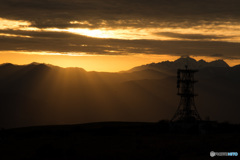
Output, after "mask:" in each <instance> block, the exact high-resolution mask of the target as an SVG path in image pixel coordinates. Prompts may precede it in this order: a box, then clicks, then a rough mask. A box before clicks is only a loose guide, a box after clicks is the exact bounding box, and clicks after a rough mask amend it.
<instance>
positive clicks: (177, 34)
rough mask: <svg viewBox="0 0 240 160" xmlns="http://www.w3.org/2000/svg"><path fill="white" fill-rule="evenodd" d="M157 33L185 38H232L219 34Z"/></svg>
mask: <svg viewBox="0 0 240 160" xmlns="http://www.w3.org/2000/svg"><path fill="white" fill-rule="evenodd" d="M156 34H157V35H161V36H166V37H171V38H180V39H185V40H212V39H214V40H216V39H226V38H232V37H229V36H217V35H203V34H180V33H173V32H159V33H156Z"/></svg>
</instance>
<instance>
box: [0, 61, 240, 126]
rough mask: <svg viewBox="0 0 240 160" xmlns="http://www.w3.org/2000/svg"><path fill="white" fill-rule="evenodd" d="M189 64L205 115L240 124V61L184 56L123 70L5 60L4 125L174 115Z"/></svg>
mask: <svg viewBox="0 0 240 160" xmlns="http://www.w3.org/2000/svg"><path fill="white" fill-rule="evenodd" d="M186 63H188V65H189V67H190V68H193V69H200V72H199V73H197V74H196V79H197V80H199V83H197V84H196V86H195V87H196V88H195V90H196V92H197V93H198V94H199V95H200V96H199V97H197V98H196V105H197V108H198V111H199V113H200V116H201V117H202V118H203V119H205V117H210V119H211V120H217V121H220V122H224V121H229V122H232V123H240V118H239V115H238V113H239V111H240V108H239V97H238V92H239V89H240V84H239V81H240V74H239V73H240V68H239V66H234V67H229V66H228V65H227V64H226V63H225V62H224V61H223V60H218V61H214V62H205V61H203V60H200V61H196V60H194V59H192V58H180V59H178V60H176V61H174V62H168V61H166V62H161V63H152V64H148V65H144V66H138V67H135V68H133V69H131V70H129V71H125V72H118V73H107V72H87V71H85V70H84V69H81V68H61V67H56V66H52V65H46V64H39V63H32V64H29V65H13V64H9V63H8V64H2V65H0V127H2V128H15V127H24V126H36V125H55V124H76V123H88V122H100V121H134V122H140V121H145V122H157V121H159V120H160V119H171V118H172V116H173V114H174V113H175V111H176V109H177V105H178V103H179V97H178V96H177V95H176V91H177V89H176V70H177V69H178V68H184V66H185V64H186Z"/></svg>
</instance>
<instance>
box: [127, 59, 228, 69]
mask: <svg viewBox="0 0 240 160" xmlns="http://www.w3.org/2000/svg"><path fill="white" fill-rule="evenodd" d="M186 65H187V66H188V67H189V68H191V69H202V68H207V67H223V68H228V67H229V65H228V64H227V63H226V62H225V61H224V60H215V61H212V62H206V61H204V60H199V61H196V60H195V59H193V58H191V57H181V58H179V59H177V60H175V61H173V62H170V61H164V62H160V63H151V64H146V65H142V66H137V67H134V68H132V69H131V70H130V71H140V70H146V69H151V70H156V71H162V70H167V71H171V70H176V69H179V68H182V69H184V68H185V66H186Z"/></svg>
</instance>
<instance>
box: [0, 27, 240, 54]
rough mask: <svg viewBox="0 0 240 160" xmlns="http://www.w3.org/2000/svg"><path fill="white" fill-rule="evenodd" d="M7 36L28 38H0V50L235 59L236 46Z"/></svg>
mask: <svg viewBox="0 0 240 160" xmlns="http://www.w3.org/2000/svg"><path fill="white" fill-rule="evenodd" d="M0 32H3V33H8V34H15V35H23V36H30V37H31V38H24V37H0V43H1V46H0V50H19V51H22V50H24V51H29V52H30V51H51V52H59V53H63V54H66V53H67V52H84V53H88V54H99V55H104V54H109V55H112V54H116V55H121V54H137V53H142V54H160V55H161V54H162V55H166V54H169V55H183V54H189V55H196V56H212V55H214V54H217V55H222V57H230V56H231V57H239V50H240V45H239V43H229V42H219V41H215V42H209V41H156V40H121V39H101V38H92V37H87V36H81V35H76V34H72V33H67V32H40V31H14V30H8V31H0Z"/></svg>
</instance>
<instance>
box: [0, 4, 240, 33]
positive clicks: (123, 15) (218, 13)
mask: <svg viewBox="0 0 240 160" xmlns="http://www.w3.org/2000/svg"><path fill="white" fill-rule="evenodd" d="M238 6H240V1H239V0H221V1H219V0H201V1H199V0H181V1H179V0H167V1H166V0H148V1H146V0H131V1H129V0H118V1H112V0H68V1H66V0H41V1H39V0H21V1H19V0H2V1H1V2H0V17H4V18H8V19H16V20H27V21H30V22H31V23H32V24H33V26H36V27H39V28H46V27H58V28H66V27H79V26H86V24H71V23H70V22H71V21H89V22H90V23H91V24H92V27H98V26H100V25H102V21H103V20H105V21H108V23H109V25H114V24H115V23H114V22H116V21H118V20H122V22H123V23H122V25H125V26H128V25H135V26H138V25H140V26H141V24H142V23H141V21H143V24H144V25H157V24H151V23H150V22H151V21H152V22H174V23H181V22H184V21H187V22H188V23H190V24H191V25H194V24H196V23H199V21H200V20H205V21H207V22H209V21H210V22H211V21H219V20H220V21H226V20H230V21H237V22H239V19H240V10H239V7H238ZM134 20H140V21H139V23H135V24H134V23H129V21H132V22H134ZM124 22H128V23H124ZM188 25H189V24H188Z"/></svg>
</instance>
